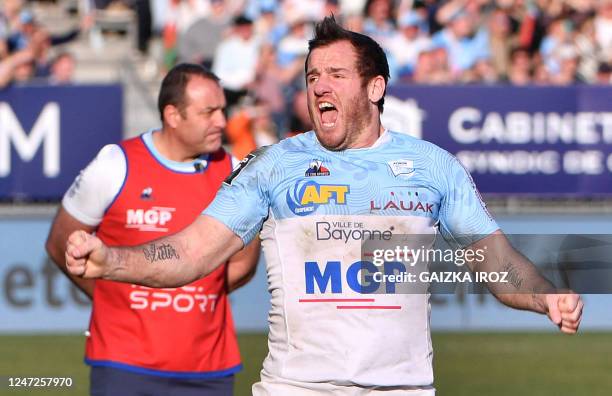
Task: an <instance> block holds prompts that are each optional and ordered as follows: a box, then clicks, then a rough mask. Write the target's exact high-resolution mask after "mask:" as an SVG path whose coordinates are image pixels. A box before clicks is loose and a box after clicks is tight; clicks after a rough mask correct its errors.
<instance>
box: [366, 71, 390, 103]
mask: <svg viewBox="0 0 612 396" xmlns="http://www.w3.org/2000/svg"><path fill="white" fill-rule="evenodd" d="M385 88H386V84H385V79H384V78H383V76H376V77H374V78H373V79H371V80H370V82H369V83H368V99H370V101H371V102H372V103H377V102H378V101H379V100H380V99H381V98H382V97H383V95H384V94H385Z"/></svg>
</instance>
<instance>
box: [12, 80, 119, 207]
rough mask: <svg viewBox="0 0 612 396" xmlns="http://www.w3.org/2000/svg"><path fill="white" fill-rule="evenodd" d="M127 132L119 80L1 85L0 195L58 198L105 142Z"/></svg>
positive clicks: (15, 198)
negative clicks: (113, 82) (96, 83)
mask: <svg viewBox="0 0 612 396" xmlns="http://www.w3.org/2000/svg"><path fill="white" fill-rule="evenodd" d="M122 135H123V99H122V88H121V86H120V85H104V86H102V85H100V86H77V85H75V86H54V87H49V86H23V87H12V88H9V89H6V90H3V91H0V200H25V201H31V200H59V199H61V197H62V195H63V194H64V192H65V191H66V190H67V189H68V187H69V186H70V184H71V183H72V181H73V180H74V178H75V176H76V175H77V174H78V172H79V171H80V170H81V169H82V168H83V167H84V166H85V165H87V163H89V161H91V159H92V158H93V157H94V156H95V154H96V153H97V152H98V150H100V149H101V148H102V147H103V146H104V145H105V144H108V143H114V142H117V141H119V140H120V139H121V137H122Z"/></svg>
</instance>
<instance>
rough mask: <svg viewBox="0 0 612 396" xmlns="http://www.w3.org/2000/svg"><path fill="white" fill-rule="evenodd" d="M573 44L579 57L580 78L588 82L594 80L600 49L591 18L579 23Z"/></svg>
mask: <svg viewBox="0 0 612 396" xmlns="http://www.w3.org/2000/svg"><path fill="white" fill-rule="evenodd" d="M574 45H575V46H576V51H578V55H579V57H580V65H579V68H578V72H579V74H580V76H581V77H582V79H584V80H585V81H588V82H593V81H595V74H596V73H597V66H598V65H599V60H600V59H601V58H602V51H601V48H600V47H599V44H598V42H597V40H596V39H595V25H594V22H593V18H589V19H586V20H584V21H583V22H582V24H581V25H580V30H579V31H578V32H577V34H576V36H575V39H574Z"/></svg>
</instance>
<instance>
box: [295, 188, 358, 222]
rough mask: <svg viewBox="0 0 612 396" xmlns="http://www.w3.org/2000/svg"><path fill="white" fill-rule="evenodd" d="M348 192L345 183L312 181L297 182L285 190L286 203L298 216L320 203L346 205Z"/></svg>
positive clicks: (313, 209) (310, 210)
mask: <svg viewBox="0 0 612 396" xmlns="http://www.w3.org/2000/svg"><path fill="white" fill-rule="evenodd" d="M349 193H350V189H349V186H348V185H346V184H318V183H316V182H314V181H307V182H299V183H297V184H296V185H295V186H294V187H293V188H292V189H289V190H288V191H287V205H288V206H289V209H291V211H292V212H293V213H295V214H296V215H298V216H306V215H308V214H310V213H312V212H314V211H315V210H317V208H318V207H319V206H320V205H327V204H330V203H335V204H336V205H346V204H347V196H348V195H349Z"/></svg>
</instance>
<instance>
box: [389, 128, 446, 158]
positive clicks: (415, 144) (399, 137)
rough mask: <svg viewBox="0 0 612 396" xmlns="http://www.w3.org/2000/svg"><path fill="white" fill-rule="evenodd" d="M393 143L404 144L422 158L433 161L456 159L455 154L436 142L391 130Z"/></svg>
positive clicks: (395, 144) (396, 144)
mask: <svg viewBox="0 0 612 396" xmlns="http://www.w3.org/2000/svg"><path fill="white" fill-rule="evenodd" d="M388 133H390V134H391V138H392V139H393V145H394V146H395V147H397V146H404V147H406V148H407V149H408V150H410V151H412V152H414V153H415V154H417V155H418V156H419V157H421V159H424V160H428V161H433V162H446V161H452V160H454V158H455V157H454V156H453V155H452V154H451V153H449V152H448V151H446V150H444V149H443V148H442V147H440V146H438V145H437V144H435V143H432V142H429V141H427V140H423V139H418V138H415V137H414V136H410V135H408V134H405V133H400V132H393V131H389V132H388Z"/></svg>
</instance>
